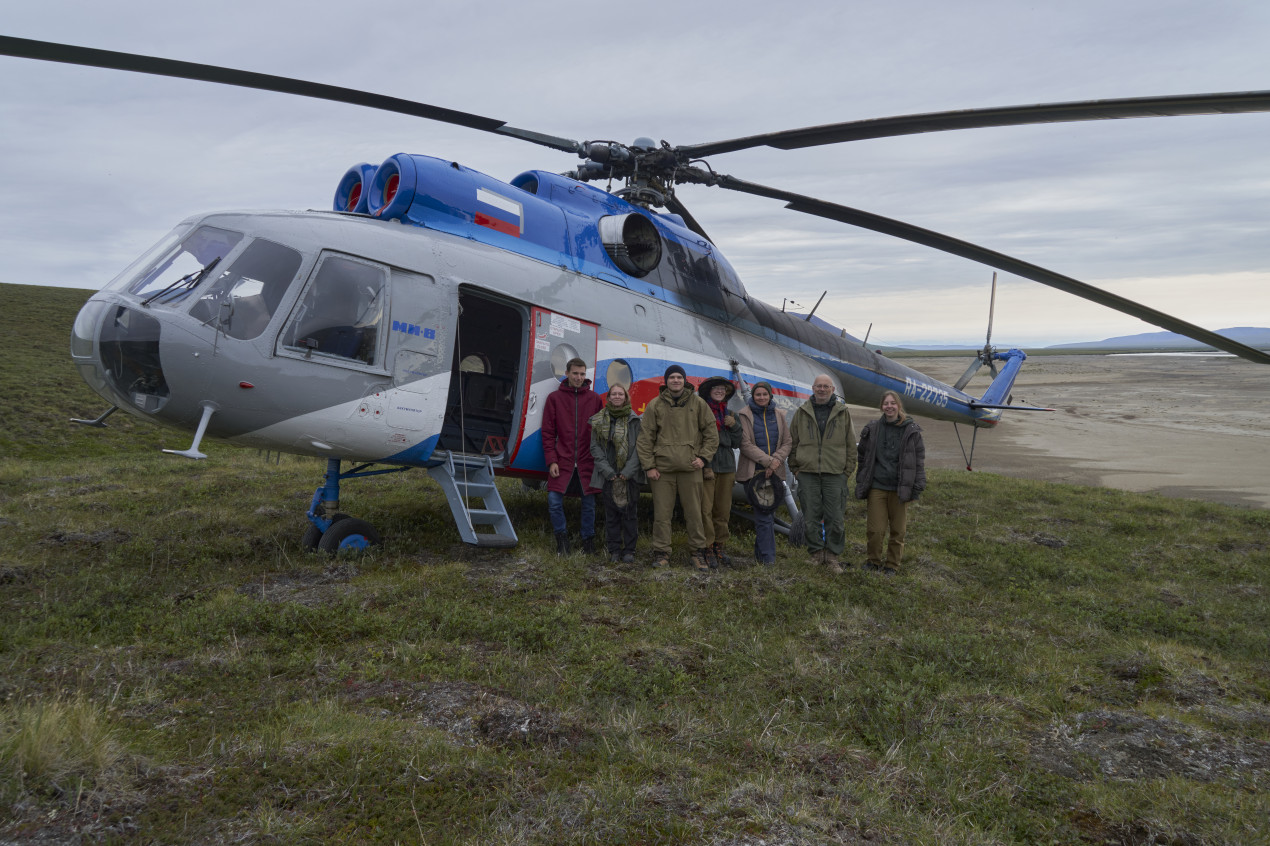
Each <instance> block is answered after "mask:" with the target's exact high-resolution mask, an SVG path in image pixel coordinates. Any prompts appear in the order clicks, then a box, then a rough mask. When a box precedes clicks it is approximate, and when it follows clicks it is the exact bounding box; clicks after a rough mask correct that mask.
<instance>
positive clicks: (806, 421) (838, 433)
mask: <svg viewBox="0 0 1270 846" xmlns="http://www.w3.org/2000/svg"><path fill="white" fill-rule="evenodd" d="M789 434H790V438H791V440H792V441H793V450H792V451H791V452H790V454H789V469H791V470H793V471H794V475H795V477H796V478H797V479H798V498H799V499H800V500H802V506H803V513H804V515H805V519H806V521H807V549H808V550H809V551H810V552H811V557H812V560H814V561H818V562H820V563H822V564H824V565H826V566H827V567H828V568H829V571H830V572H832V573H841V572H842V563H841V559H842V550H843V546H844V541H845V540H846V526H845V523H846V511H847V500H848V498H849V491H850V487H849V486H848V483H847V480H848V478H849V477H850V476H851V473H852V472H853V471H854V470H855V465H856V443H855V427H853V426H852V425H851V414H850V412H848V411H847V407H846V406H845V405H844V404H842V403H840V402H838V401H837V398H836V397H835V396H834V390H833V380H832V379H831V378H830V377H829V375H828V374H827V373H821V374H820V375H819V376H817V377H816V378H815V380H814V381H813V382H812V383H811V399H809V400H807V402H805V403H803V404H802V405H801V406H799V407H798V408H797V409H795V410H794V413H793V414H791V415H790V417H789ZM821 521H824V524H825V532H824V537H823V538H822V537H821V534H820V523H821Z"/></svg>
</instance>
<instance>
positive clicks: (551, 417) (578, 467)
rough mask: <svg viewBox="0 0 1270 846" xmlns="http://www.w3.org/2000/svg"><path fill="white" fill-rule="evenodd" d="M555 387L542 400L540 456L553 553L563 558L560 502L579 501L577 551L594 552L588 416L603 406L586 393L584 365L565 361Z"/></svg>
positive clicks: (565, 536)
mask: <svg viewBox="0 0 1270 846" xmlns="http://www.w3.org/2000/svg"><path fill="white" fill-rule="evenodd" d="M565 374H566V375H565V378H564V379H562V380H561V381H560V387H559V388H558V389H557V390H554V391H552V392H551V393H550V394H549V395H548V396H547V402H546V405H545V406H544V407H543V410H542V453H543V457H544V458H545V459H546V461H547V475H548V476H549V478H548V479H547V512H548V514H549V515H550V517H551V529H552V531H554V532H555V533H556V553H557V554H559V555H568V554H569V534H568V526H567V525H565V519H564V498H565V497H566V496H580V497H582V518H581V519H582V551H583V552H586V553H588V554H589V553H593V552H595V495H596V494H598V493H599V492H600V491H599V490H598V489H597V488H595V487H592V485H591V476H592V473H593V472H594V469H595V467H594V461H593V460H592V458H591V424H590V423H589V422H588V421H589V420H590V419H591V417H592V416H594V415H595V413H596V412H597V411H599V410H600V408H601V407H602V406H603V405H604V400H602V399H600V395H599V394H597V393H596V392H595V391H593V390H591V380H590V379H588V378H587V377H586V362H585V361H583V360H582V359H580V358H574V359H570V361H569V363H568V364H567V365H565Z"/></svg>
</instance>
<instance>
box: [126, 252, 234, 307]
mask: <svg viewBox="0 0 1270 846" xmlns="http://www.w3.org/2000/svg"><path fill="white" fill-rule="evenodd" d="M219 263H220V256H217V257H216V258H214V259H212V260H211V261H209V262H208V263H207V264H206V265H204V266H203V267H202V268H200V269H198V270H195V271H193V272H192V273H187V274H185V275H184V276H182V277H181V278H180V279H178V280H176V281H175V282H173V283H172V284H171V285H169V286H167V287H166V288H164V289H163V290H162V291H159V292H158V293H155V294H151V295H150V296H148V297H146V298H145V299H144V300H142V301H141V305H142V306H148V305H150V303H152V302H154V301H155V300H157V299H158V298H159V297H162V296H163V295H165V294H169V293H171V292H172V291H174V290H176V289H177V288H178V287H182V286H184V288H185V290H187V291H190V290H193V289H194V288H197V287H198V283H200V282H202V281H203V277H204V276H206V275H207V274H208V273H210V272H211V270H212V268H213V267H215V266H216V265H217V264H219Z"/></svg>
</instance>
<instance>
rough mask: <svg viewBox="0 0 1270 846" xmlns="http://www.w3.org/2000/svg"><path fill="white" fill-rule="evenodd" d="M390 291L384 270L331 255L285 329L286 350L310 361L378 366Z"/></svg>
mask: <svg viewBox="0 0 1270 846" xmlns="http://www.w3.org/2000/svg"><path fill="white" fill-rule="evenodd" d="M387 293H388V274H387V272H386V271H385V269H384V268H382V267H380V266H378V265H373V264H370V263H368V262H363V261H357V260H354V259H351V258H346V257H343V256H327V257H326V258H325V259H324V260H323V261H322V263H321V264H320V265H319V266H318V270H317V273H315V274H314V277H313V280H312V281H311V282H310V284H309V287H308V289H307V290H306V291H305V292H304V295H303V296H302V297H301V299H300V302H299V304H298V305H297V306H296V310H295V313H294V314H293V315H292V316H291V322H290V324H289V326H288V327H287V328H286V329H284V330H283V333H282V346H283V348H284V349H285V350H287V351H289V352H297V353H303V354H304V356H305V357H306V358H323V359H327V360H337V361H338V360H344V361H351V362H361V363H362V364H370V365H378V364H379V363H380V352H379V348H380V341H381V339H382V337H383V335H384V333H383V321H384V314H385V313H386V312H387V305H388V304H387V302H386V300H387V299H388V297H387Z"/></svg>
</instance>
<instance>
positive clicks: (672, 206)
mask: <svg viewBox="0 0 1270 846" xmlns="http://www.w3.org/2000/svg"><path fill="white" fill-rule="evenodd" d="M666 211H668V212H670V213H671V214H677V215H679V216H680V217H682V218H683V220H684V225H686V226H687V227H688V228H689V229H691V230H692V231H693V232H696V233H697V234H698V235H700V236H701V237H702V238H705V239H706V240H707V241H710V243H711V244H713V243H714V241H713V240H711V238H710V236H709V235H707V234H706V230H705V229H703V228H702V226H701V224H700V223H697V219H696V218H695V217H693V216H692V214H691V213H690V212H689V211H688V209H687V207H686V206H684V204H683V203H681V202H679V198H678V197H676V196H674V195H673V194H672V195H671V196H669V197H667V198H666Z"/></svg>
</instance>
